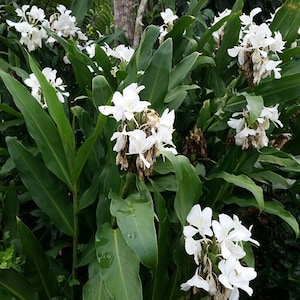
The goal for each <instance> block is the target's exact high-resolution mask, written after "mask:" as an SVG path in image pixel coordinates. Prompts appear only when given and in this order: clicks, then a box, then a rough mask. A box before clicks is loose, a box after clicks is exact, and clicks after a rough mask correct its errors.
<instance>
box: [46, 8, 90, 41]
mask: <svg viewBox="0 0 300 300" xmlns="http://www.w3.org/2000/svg"><path fill="white" fill-rule="evenodd" d="M57 10H58V11H59V14H53V15H52V16H51V17H50V24H51V25H50V26H51V29H52V30H53V31H54V32H55V33H56V34H57V35H59V36H62V37H64V38H70V37H75V36H77V38H78V39H79V40H87V37H86V36H85V35H84V34H83V33H82V32H81V30H80V28H79V27H77V26H76V18H75V17H74V16H71V13H72V11H71V10H68V9H66V7H65V6H64V5H58V6H57ZM48 42H51V41H48Z"/></svg>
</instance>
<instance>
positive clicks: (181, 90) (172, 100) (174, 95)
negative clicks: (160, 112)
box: [165, 84, 200, 110]
mask: <svg viewBox="0 0 300 300" xmlns="http://www.w3.org/2000/svg"><path fill="white" fill-rule="evenodd" d="M199 88H200V87H199V86H198V85H195V84H191V85H178V86H176V87H174V88H173V89H171V90H169V91H168V92H167V94H166V97H165V103H167V106H168V108H169V109H174V110H177V109H178V108H179V106H180V105H181V104H182V102H183V101H184V99H185V97H186V96H187V94H188V92H187V91H188V90H195V89H199Z"/></svg>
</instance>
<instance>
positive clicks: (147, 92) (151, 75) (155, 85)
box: [140, 39, 172, 113]
mask: <svg viewBox="0 0 300 300" xmlns="http://www.w3.org/2000/svg"><path fill="white" fill-rule="evenodd" d="M171 65H172V40H171V39H167V40H166V41H165V42H163V43H162V44H161V45H160V47H159V48H158V49H157V50H156V52H155V53H154V54H153V56H152V59H151V61H150V65H149V66H148V68H147V69H146V71H145V74H144V75H143V76H142V77H141V82H140V85H144V86H145V89H144V90H143V91H141V93H140V96H141V99H143V100H147V101H150V102H151V104H152V107H153V108H154V109H156V110H157V111H158V113H161V112H162V111H163V108H164V102H163V101H164V98H165V95H166V93H167V90H168V85H169V76H170V70H171Z"/></svg>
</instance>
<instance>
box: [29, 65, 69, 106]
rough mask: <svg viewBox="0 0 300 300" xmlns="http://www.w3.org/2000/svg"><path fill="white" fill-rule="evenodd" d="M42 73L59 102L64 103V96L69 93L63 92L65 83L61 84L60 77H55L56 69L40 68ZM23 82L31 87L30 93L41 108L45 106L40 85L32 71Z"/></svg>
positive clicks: (67, 95)
mask: <svg viewBox="0 0 300 300" xmlns="http://www.w3.org/2000/svg"><path fill="white" fill-rule="evenodd" d="M42 73H43V74H44V76H45V78H46V79H47V81H48V82H49V83H50V84H51V86H52V87H53V88H54V89H55V92H56V95H57V98H58V100H59V101H60V102H61V103H64V102H65V99H64V97H69V95H70V94H69V93H68V92H65V88H66V85H64V84H63V81H62V79H61V78H60V77H56V73H57V71H56V70H53V69H51V68H48V67H47V68H44V69H43V70H42ZM24 83H25V84H26V85H27V86H28V87H30V88H31V95H32V96H33V97H34V98H35V99H36V100H37V101H38V102H39V103H40V104H41V106H42V107H43V108H46V107H47V104H46V103H45V100H44V97H43V93H42V90H41V85H40V83H39V81H38V79H37V78H36V76H35V75H34V74H33V73H32V74H30V75H29V78H27V79H25V80H24Z"/></svg>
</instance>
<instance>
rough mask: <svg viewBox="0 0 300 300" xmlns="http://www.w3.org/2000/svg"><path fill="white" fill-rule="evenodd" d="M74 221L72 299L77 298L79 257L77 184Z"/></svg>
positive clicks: (75, 188)
mask: <svg viewBox="0 0 300 300" xmlns="http://www.w3.org/2000/svg"><path fill="white" fill-rule="evenodd" d="M73 222H74V232H73V258H72V279H71V283H72V290H71V299H72V300H74V299H75V285H77V259H78V231H79V226H78V192H77V186H76V185H75V186H74V187H73Z"/></svg>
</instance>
